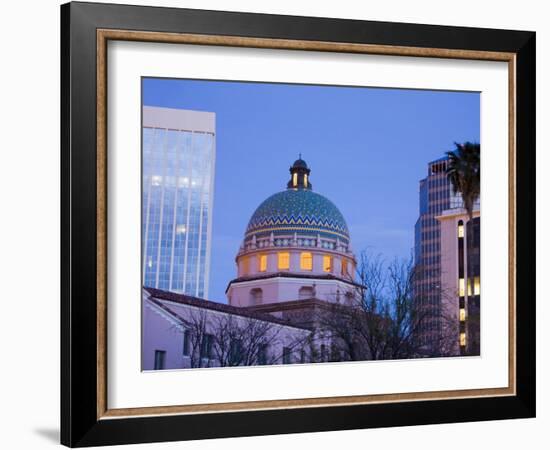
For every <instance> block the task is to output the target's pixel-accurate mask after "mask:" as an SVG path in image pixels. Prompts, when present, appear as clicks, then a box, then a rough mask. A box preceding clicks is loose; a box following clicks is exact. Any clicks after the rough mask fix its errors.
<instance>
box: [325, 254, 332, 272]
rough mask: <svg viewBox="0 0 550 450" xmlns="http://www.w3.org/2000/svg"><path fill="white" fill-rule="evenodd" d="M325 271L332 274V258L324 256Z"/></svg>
mask: <svg viewBox="0 0 550 450" xmlns="http://www.w3.org/2000/svg"><path fill="white" fill-rule="evenodd" d="M323 271H325V272H329V273H330V272H332V256H330V255H324V256H323Z"/></svg>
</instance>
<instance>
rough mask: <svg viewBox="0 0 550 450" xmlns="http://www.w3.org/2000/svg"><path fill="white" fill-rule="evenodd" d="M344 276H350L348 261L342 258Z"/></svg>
mask: <svg viewBox="0 0 550 450" xmlns="http://www.w3.org/2000/svg"><path fill="white" fill-rule="evenodd" d="M342 276H343V277H347V276H349V268H348V260H347V259H346V258H342Z"/></svg>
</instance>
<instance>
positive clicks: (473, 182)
mask: <svg viewBox="0 0 550 450" xmlns="http://www.w3.org/2000/svg"><path fill="white" fill-rule="evenodd" d="M455 147H456V148H455V150H454V151H450V152H447V153H446V154H447V156H448V158H449V163H448V164H447V171H446V173H447V178H448V179H449V181H450V182H451V185H452V186H453V192H454V193H455V194H457V193H460V194H461V195H462V201H463V203H464V208H465V209H466V212H467V213H468V223H469V225H470V226H469V227H468V226H466V230H467V231H466V243H467V248H468V261H467V262H468V267H467V280H468V282H467V285H466V289H465V293H464V297H465V302H466V304H468V286H471V289H472V293H473V291H474V274H473V271H472V267H473V264H472V253H473V244H474V239H473V228H474V227H473V221H472V219H473V214H474V203H475V201H476V200H477V199H478V198H479V179H480V164H479V161H480V158H479V150H480V149H479V144H478V143H473V142H465V143H464V144H457V143H456V142H455ZM469 231H471V232H472V236H469V235H468V232H469Z"/></svg>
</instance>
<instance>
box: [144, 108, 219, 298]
mask: <svg viewBox="0 0 550 450" xmlns="http://www.w3.org/2000/svg"><path fill="white" fill-rule="evenodd" d="M172 112H173V114H172ZM182 113H184V114H182ZM194 113H195V112H193V111H179V110H168V109H166V108H150V110H149V111H148V113H147V114H144V123H143V125H144V126H143V148H142V151H143V173H142V182H143V185H142V264H143V272H142V276H143V285H144V286H148V287H154V288H157V289H163V290H167V291H174V292H179V293H185V294H188V295H193V296H197V297H203V298H204V297H207V295H208V273H209V265H210V240H211V228H212V224H211V222H212V204H213V183H214V167H215V151H216V149H215V133H214V131H213V130H214V115H213V114H212V113H202V112H197V113H196V114H198V115H203V116H202V117H199V119H200V120H198V121H197V120H194V119H196V118H195V117H193V114H194ZM155 114H156V115H155ZM204 114H209V116H207V117H206V119H211V120H210V121H211V124H209V125H210V126H200V127H198V128H200V129H199V130H196V129H195V130H194V129H193V125H194V124H196V123H201V124H203V125H204V123H205V117H204ZM163 119H167V120H166V127H165V128H164V127H160V126H159V125H163ZM206 122H208V120H206ZM149 123H151V124H153V125H156V126H147V125H148V124H149ZM174 125H176V126H177V127H178V128H177V129H174ZM208 129H210V130H212V131H205V130H208Z"/></svg>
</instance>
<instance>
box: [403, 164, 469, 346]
mask: <svg viewBox="0 0 550 450" xmlns="http://www.w3.org/2000/svg"><path fill="white" fill-rule="evenodd" d="M447 164H448V157H446V156H445V157H443V158H440V159H437V160H435V161H432V162H430V163H428V176H427V177H426V178H424V179H422V180H420V186H419V200H420V201H419V218H418V220H417V221H416V224H415V239H414V240H415V242H414V248H415V267H416V273H415V279H414V291H415V301H416V303H417V304H416V311H417V314H420V315H421V316H422V318H423V319H422V321H421V326H420V327H419V328H420V330H419V332H418V333H417V338H418V339H419V340H420V342H421V344H422V345H423V347H424V348H425V349H426V352H427V354H432V355H433V354H437V353H439V352H448V351H449V349H450V348H451V349H454V348H455V347H456V348H457V349H458V346H455V345H454V344H455V342H454V341H452V339H453V334H454V330H451V327H454V325H459V321H458V315H459V303H458V301H457V302H454V303H453V305H455V306H456V308H455V309H453V311H452V312H451V311H450V310H449V309H448V305H449V304H451V303H450V302H453V300H452V299H455V298H457V292H458V286H451V283H450V282H449V281H448V277H449V276H450V274H449V273H447V269H448V270H451V266H449V264H448V263H447V260H449V258H450V257H451V255H448V254H445V257H446V259H445V270H442V247H441V244H442V234H441V223H442V220H441V219H442V217H447V216H448V217H451V216H453V217H454V216H455V215H456V214H458V213H460V214H461V215H462V216H464V210H463V209H462V208H463V202H462V196H461V195H460V194H455V193H454V192H453V188H452V186H451V183H450V181H449V179H448V178H447V174H446V170H447ZM474 208H475V209H477V214H479V201H477V202H476V203H475V205H474ZM462 219H464V217H462ZM463 223H465V221H464V222H463ZM474 228H475V230H477V234H476V236H477V242H478V247H477V249H478V250H477V261H479V218H478V219H476V220H475V223H474ZM447 234H448V233H447ZM470 235H473V233H470ZM448 240H449V238H446V239H445V240H444V242H445V243H446V242H447V241H448ZM453 242H454V241H453ZM445 245H446V244H445ZM443 250H445V249H443ZM445 251H446V250H445ZM463 254H464V253H463ZM452 255H454V253H452ZM454 260H456V261H458V257H457V258H454V259H453V261H454ZM476 267H477V269H476V268H475V267H474V270H477V275H478V279H479V262H477V265H476ZM452 275H453V276H454V273H453V274H452ZM451 278H452V277H451ZM455 279H457V280H458V278H457V277H456V276H455ZM462 282H464V275H462ZM457 283H458V281H457ZM462 289H464V286H463V287H462ZM469 289H471V288H469ZM463 295H464V294H462V296H463ZM463 303H464V299H462V300H461V303H460V305H462V306H461V308H460V309H463V308H464V306H463ZM477 305H478V306H477V308H479V297H478V300H477ZM474 307H475V306H474V305H472V310H473V308H474ZM455 310H456V311H455ZM455 312H456V314H455ZM454 315H456V317H457V320H456V322H455V321H454ZM462 322H463V321H461V322H460V327H461V330H462V329H463V325H464V324H463V323H462ZM456 334H457V342H458V340H459V337H458V331H457V332H456ZM472 334H473V333H472ZM449 339H451V342H449ZM460 347H464V346H463V345H460ZM451 351H452V350H451ZM461 351H463V348H461Z"/></svg>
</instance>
